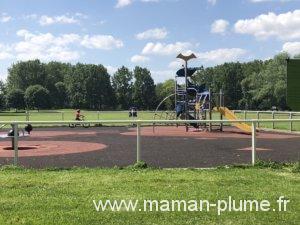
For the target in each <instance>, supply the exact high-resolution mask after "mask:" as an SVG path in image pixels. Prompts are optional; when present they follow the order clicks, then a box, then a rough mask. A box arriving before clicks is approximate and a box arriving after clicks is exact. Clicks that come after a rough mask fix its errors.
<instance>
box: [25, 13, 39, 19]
mask: <svg viewBox="0 0 300 225" xmlns="http://www.w3.org/2000/svg"><path fill="white" fill-rule="evenodd" d="M23 18H24V19H30V20H36V19H37V18H38V15H37V14H35V13H33V14H28V15H24V16H23Z"/></svg>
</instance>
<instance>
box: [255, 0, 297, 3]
mask: <svg viewBox="0 0 300 225" xmlns="http://www.w3.org/2000/svg"><path fill="white" fill-rule="evenodd" d="M290 1H293V0H250V2H253V3H260V2H290Z"/></svg>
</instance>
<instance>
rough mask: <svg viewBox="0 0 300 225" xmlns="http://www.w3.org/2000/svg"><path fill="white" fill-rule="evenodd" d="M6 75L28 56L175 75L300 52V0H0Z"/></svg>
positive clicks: (0, 49)
mask: <svg viewBox="0 0 300 225" xmlns="http://www.w3.org/2000/svg"><path fill="white" fill-rule="evenodd" d="M0 30H1V32H0V79H2V80H3V81H5V80H6V77H7V73H8V72H7V69H8V68H9V67H11V65H12V64H13V63H16V62H18V61H22V60H30V59H40V60H41V61H42V62H49V61H61V62H69V63H72V64H76V63H78V62H80V63H93V64H102V65H104V66H105V67H106V68H107V69H108V71H109V73H110V74H113V73H114V72H115V71H116V70H117V69H118V68H120V67H121V66H123V65H124V66H126V67H128V68H130V69H133V68H134V67H135V66H142V67H147V68H148V69H149V70H150V71H151V74H152V76H153V78H154V81H155V82H156V83H158V82H162V81H164V80H166V79H170V78H174V75H175V72H176V71H177V70H178V69H179V68H180V67H181V65H182V62H180V60H176V56H177V55H178V54H179V53H184V54H189V53H191V52H193V53H195V54H196V56H197V59H195V60H193V61H192V62H191V63H190V65H191V66H201V65H203V66H204V67H209V66H214V65H218V64H222V63H224V62H234V61H240V62H245V61H250V60H253V59H263V60H264V59H269V58H272V57H273V56H274V55H275V54H278V53H280V52H282V51H286V52H288V53H290V54H291V55H295V54H298V53H300V0H102V1H100V0H0Z"/></svg>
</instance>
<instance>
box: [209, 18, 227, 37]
mask: <svg viewBox="0 0 300 225" xmlns="http://www.w3.org/2000/svg"><path fill="white" fill-rule="evenodd" d="M228 26H229V22H228V21H227V20H223V19H220V20H215V21H214V22H213V24H212V25H211V32H212V33H218V34H225V32H226V30H227V28H228Z"/></svg>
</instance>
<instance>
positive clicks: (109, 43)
mask: <svg viewBox="0 0 300 225" xmlns="http://www.w3.org/2000/svg"><path fill="white" fill-rule="evenodd" d="M81 45H83V46H84V47H86V48H95V49H103V50H111V49H114V48H121V47H123V46H124V44H123V42H122V40H120V39H116V38H114V37H113V36H111V35H94V36H89V35H85V36H84V37H83V40H82V41H81Z"/></svg>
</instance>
